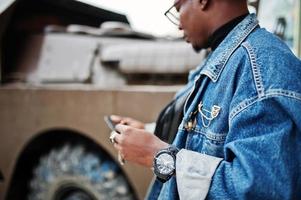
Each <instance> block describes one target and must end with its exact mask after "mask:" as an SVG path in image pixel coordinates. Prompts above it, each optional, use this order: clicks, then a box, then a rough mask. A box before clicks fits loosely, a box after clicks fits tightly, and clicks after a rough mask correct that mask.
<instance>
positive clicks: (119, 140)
mask: <svg viewBox="0 0 301 200" xmlns="http://www.w3.org/2000/svg"><path fill="white" fill-rule="evenodd" d="M118 132H119V131H118ZM114 141H115V142H114V144H121V143H122V135H121V134H120V133H117V134H115V135H114Z"/></svg>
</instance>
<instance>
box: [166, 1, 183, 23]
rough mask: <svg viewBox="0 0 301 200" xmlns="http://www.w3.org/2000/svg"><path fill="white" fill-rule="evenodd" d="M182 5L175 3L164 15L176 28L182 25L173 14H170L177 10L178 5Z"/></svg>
mask: <svg viewBox="0 0 301 200" xmlns="http://www.w3.org/2000/svg"><path fill="white" fill-rule="evenodd" d="M179 3H180V1H177V2H176V3H174V4H173V5H172V6H171V7H170V8H169V9H168V10H167V11H165V13H164V15H165V17H167V19H168V20H169V21H170V22H171V23H173V24H174V25H176V26H179V25H180V19H179V18H178V17H177V16H175V15H174V14H173V13H172V12H170V11H171V10H172V9H173V8H175V7H176V6H177V5H178V4H179Z"/></svg>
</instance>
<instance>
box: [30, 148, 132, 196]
mask: <svg viewBox="0 0 301 200" xmlns="http://www.w3.org/2000/svg"><path fill="white" fill-rule="evenodd" d="M28 197H29V198H28V199H29V200H101V199H104V200H109V199H110V200H111V199H112V200H113V199H116V200H117V199H118V200H119V199H124V200H132V199H135V198H134V195H133V194H131V191H130V187H129V185H128V183H127V181H126V179H125V177H124V176H123V175H122V173H121V172H120V169H119V167H118V166H117V164H115V163H114V162H113V161H111V160H108V159H102V158H100V157H99V156H98V155H96V154H95V153H90V152H86V151H85V149H84V147H82V146H76V147H74V146H73V147H71V146H69V145H65V146H64V147H63V148H60V149H57V150H56V149H54V150H52V151H51V152H50V153H49V154H48V155H46V156H45V157H42V158H41V159H40V163H39V165H38V166H37V168H36V169H35V170H34V173H33V178H32V180H31V182H30V193H29V196H28Z"/></svg>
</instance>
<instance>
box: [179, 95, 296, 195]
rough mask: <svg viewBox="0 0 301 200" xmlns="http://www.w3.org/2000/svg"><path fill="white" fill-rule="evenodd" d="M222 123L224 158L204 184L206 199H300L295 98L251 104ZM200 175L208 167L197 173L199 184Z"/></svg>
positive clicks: (200, 158) (276, 97)
mask: <svg viewBox="0 0 301 200" xmlns="http://www.w3.org/2000/svg"><path fill="white" fill-rule="evenodd" d="M228 123H229V133H228V136H227V139H226V142H225V146H224V159H223V160H222V161H221V162H219V163H218V164H216V168H215V171H214V172H213V174H212V177H211V178H210V179H208V180H210V181H209V182H208V183H207V185H208V191H206V193H207V192H208V193H207V196H206V198H207V199H301V190H300V188H301V178H300V174H301V173H300V172H301V153H300V152H301V131H300V130H301V98H292V97H285V96H274V97H266V98H265V99H261V100H257V101H255V102H253V103H252V104H250V105H248V106H246V107H245V108H244V109H242V110H241V111H240V112H239V113H237V114H236V115H235V116H234V117H232V118H231V119H230V120H229V122H228ZM198 158H199V160H202V162H203V163H210V160H211V158H209V157H208V156H205V157H204V156H202V154H199V157H198ZM198 162H199V161H198ZM194 163H197V162H196V161H195V162H194ZM177 164H178V163H177ZM179 165H181V164H179ZM186 165H187V164H186ZM191 165H192V166H193V164H191ZM182 169H183V167H182ZM185 169H188V170H186V172H185V170H182V172H179V173H184V174H185V173H189V172H190V171H189V170H191V169H192V168H191V166H190V167H186V168H185ZM206 170H207V171H208V167H204V168H203V169H200V170H199V172H198V175H199V178H200V179H204V176H203V177H201V176H200V174H204V172H205V171H206ZM177 173H178V170H177ZM190 174H191V173H190ZM195 177H196V176H195ZM190 179H191V177H190ZM186 180H189V179H186ZM177 182H178V183H177V184H178V187H179V185H181V184H182V183H183V181H182V180H180V178H179V177H177ZM199 183H201V182H199ZM182 185H183V184H182ZM180 187H181V186H180ZM180 187H179V188H178V189H179V194H180V197H181V189H180ZM186 187H187V184H186ZM203 187H204V186H203V185H202V186H200V187H199V188H203ZM200 190H201V189H200ZM192 199H202V198H201V197H200V196H199V198H192Z"/></svg>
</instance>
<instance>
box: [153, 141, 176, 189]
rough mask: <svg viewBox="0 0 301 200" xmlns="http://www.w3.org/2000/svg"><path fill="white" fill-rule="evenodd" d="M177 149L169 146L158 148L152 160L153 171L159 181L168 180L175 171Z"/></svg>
mask: <svg viewBox="0 0 301 200" xmlns="http://www.w3.org/2000/svg"><path fill="white" fill-rule="evenodd" d="M178 152H179V149H178V148H177V147H175V146H169V147H167V148H165V149H162V150H160V151H159V152H158V153H157V154H156V156H155V158H154V162H153V168H154V173H155V175H156V176H157V179H158V180H159V181H161V182H163V183H164V182H166V181H168V180H169V179H170V178H171V177H172V176H173V175H174V174H175V172H176V155H177V153H178Z"/></svg>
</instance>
